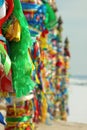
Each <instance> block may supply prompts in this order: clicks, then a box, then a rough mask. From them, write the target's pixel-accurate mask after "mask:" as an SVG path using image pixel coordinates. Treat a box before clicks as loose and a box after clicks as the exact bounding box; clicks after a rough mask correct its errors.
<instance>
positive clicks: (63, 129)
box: [37, 121, 87, 130]
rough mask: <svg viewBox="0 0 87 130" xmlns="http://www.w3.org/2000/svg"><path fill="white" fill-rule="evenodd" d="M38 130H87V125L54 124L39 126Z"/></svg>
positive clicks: (59, 122) (60, 122)
mask: <svg viewBox="0 0 87 130" xmlns="http://www.w3.org/2000/svg"><path fill="white" fill-rule="evenodd" d="M37 130H87V125H86V124H81V123H68V122H62V121H58V122H52V125H49V126H48V125H45V124H39V127H38V128H37Z"/></svg>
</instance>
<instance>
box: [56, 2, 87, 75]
mask: <svg viewBox="0 0 87 130" xmlns="http://www.w3.org/2000/svg"><path fill="white" fill-rule="evenodd" d="M56 3H57V6H58V10H59V13H58V14H59V15H61V16H62V19H63V29H64V30H63V34H62V36H63V40H64V39H65V37H66V36H67V37H68V38H69V41H70V52H71V59H70V74H71V75H87V0H56Z"/></svg>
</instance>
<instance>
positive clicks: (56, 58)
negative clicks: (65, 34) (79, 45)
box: [0, 0, 70, 130]
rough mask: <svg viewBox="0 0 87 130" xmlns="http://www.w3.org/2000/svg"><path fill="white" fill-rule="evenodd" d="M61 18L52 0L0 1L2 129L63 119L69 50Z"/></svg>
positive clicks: (28, 127) (26, 128)
mask: <svg viewBox="0 0 87 130" xmlns="http://www.w3.org/2000/svg"><path fill="white" fill-rule="evenodd" d="M3 11H4V13H2V12H3ZM62 23H63V21H62V18H61V17H58V12H57V7H56V1H55V0H6V1H5V0H1V1H0V101H2V100H5V101H6V102H7V104H6V106H7V107H5V108H2V109H4V110H5V111H7V117H6V122H7V125H6V122H5V121H4V115H3V114H2V113H0V122H1V123H2V124H3V125H6V130H15V129H16V130H33V129H34V123H33V122H36V123H38V122H40V121H41V122H46V123H49V121H50V119H60V120H67V114H68V88H67V85H68V82H69V73H68V70H69V59H70V52H69V41H68V38H66V39H65V42H64V44H63V41H62V31H63V28H62ZM32 94H33V96H32Z"/></svg>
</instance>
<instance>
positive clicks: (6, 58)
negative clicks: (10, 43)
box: [0, 44, 11, 75]
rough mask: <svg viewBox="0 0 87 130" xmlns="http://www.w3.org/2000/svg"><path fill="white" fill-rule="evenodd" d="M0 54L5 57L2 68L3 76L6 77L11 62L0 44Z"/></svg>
mask: <svg viewBox="0 0 87 130" xmlns="http://www.w3.org/2000/svg"><path fill="white" fill-rule="evenodd" d="M0 53H2V54H3V55H4V56H5V61H4V63H3V66H4V71H5V74H6V75H8V73H9V71H10V68H11V61H10V58H9V56H8V54H7V52H6V50H5V49H4V47H3V45H2V44H0Z"/></svg>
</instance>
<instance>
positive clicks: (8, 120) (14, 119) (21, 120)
mask: <svg viewBox="0 0 87 130" xmlns="http://www.w3.org/2000/svg"><path fill="white" fill-rule="evenodd" d="M31 118H32V116H24V117H18V118H16V117H7V118H6V121H7V122H26V121H28V120H30V119H31Z"/></svg>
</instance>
